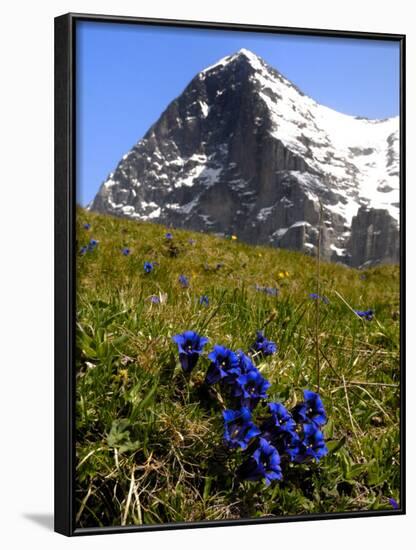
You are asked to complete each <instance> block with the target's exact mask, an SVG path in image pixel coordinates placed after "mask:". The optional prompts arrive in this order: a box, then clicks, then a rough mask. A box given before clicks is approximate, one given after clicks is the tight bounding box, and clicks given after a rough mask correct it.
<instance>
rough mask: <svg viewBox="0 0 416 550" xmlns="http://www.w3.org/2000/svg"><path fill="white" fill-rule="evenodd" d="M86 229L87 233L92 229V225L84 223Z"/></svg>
mask: <svg viewBox="0 0 416 550" xmlns="http://www.w3.org/2000/svg"><path fill="white" fill-rule="evenodd" d="M84 229H85V230H86V231H88V230H89V229H91V224H90V223H84Z"/></svg>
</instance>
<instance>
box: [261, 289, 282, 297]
mask: <svg viewBox="0 0 416 550" xmlns="http://www.w3.org/2000/svg"><path fill="white" fill-rule="evenodd" d="M264 292H265V293H266V294H268V295H269V296H277V295H278V293H279V289H277V288H273V287H266V288H265V289H264Z"/></svg>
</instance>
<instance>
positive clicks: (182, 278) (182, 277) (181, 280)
mask: <svg viewBox="0 0 416 550" xmlns="http://www.w3.org/2000/svg"><path fill="white" fill-rule="evenodd" d="M178 281H179V284H180V285H181V286H182V287H183V288H188V287H189V279H188V277H186V276H185V275H179V277H178Z"/></svg>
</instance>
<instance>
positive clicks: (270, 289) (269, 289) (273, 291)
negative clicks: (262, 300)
mask: <svg viewBox="0 0 416 550" xmlns="http://www.w3.org/2000/svg"><path fill="white" fill-rule="evenodd" d="M254 288H255V289H256V290H257V291H258V292H264V293H265V294H268V295H269V296H277V295H278V294H279V289H278V288H273V287H268V286H260V285H258V284H256V285H255V287H254Z"/></svg>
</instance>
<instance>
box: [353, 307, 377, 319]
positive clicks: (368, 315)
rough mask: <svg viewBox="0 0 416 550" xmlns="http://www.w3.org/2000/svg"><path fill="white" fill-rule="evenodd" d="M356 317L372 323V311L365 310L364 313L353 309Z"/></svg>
mask: <svg viewBox="0 0 416 550" xmlns="http://www.w3.org/2000/svg"><path fill="white" fill-rule="evenodd" d="M354 311H355V313H356V314H357V315H358V317H361V318H362V319H365V320H366V321H372V320H373V317H374V311H373V310H372V309H367V310H366V311H360V310H359V309H354Z"/></svg>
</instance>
